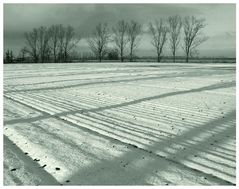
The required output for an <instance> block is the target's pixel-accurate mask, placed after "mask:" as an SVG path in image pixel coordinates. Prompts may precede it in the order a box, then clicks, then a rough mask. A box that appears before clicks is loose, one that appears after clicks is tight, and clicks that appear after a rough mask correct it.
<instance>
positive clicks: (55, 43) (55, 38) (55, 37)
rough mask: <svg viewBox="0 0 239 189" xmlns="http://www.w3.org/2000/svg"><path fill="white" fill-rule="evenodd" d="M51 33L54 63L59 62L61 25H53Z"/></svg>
mask: <svg viewBox="0 0 239 189" xmlns="http://www.w3.org/2000/svg"><path fill="white" fill-rule="evenodd" d="M49 32H50V39H49V43H50V48H51V50H52V53H53V61H54V62H57V56H58V48H59V32H60V25H52V26H51V27H50V28H49Z"/></svg>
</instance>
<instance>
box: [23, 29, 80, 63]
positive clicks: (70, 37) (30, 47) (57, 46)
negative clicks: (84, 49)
mask: <svg viewBox="0 0 239 189" xmlns="http://www.w3.org/2000/svg"><path fill="white" fill-rule="evenodd" d="M25 39H26V47H24V48H23V50H22V51H23V52H25V53H26V54H28V55H29V56H30V57H31V58H32V60H33V61H34V62H47V61H49V59H50V57H53V60H54V62H66V61H67V60H68V55H69V52H70V50H71V49H72V48H73V47H75V45H76V44H77V42H78V40H79V39H78V40H77V39H76V38H75V32H74V28H73V27H71V26H67V27H64V26H62V25H52V26H51V27H49V28H47V27H42V26H41V27H39V28H34V29H33V30H32V31H31V32H26V33H25Z"/></svg>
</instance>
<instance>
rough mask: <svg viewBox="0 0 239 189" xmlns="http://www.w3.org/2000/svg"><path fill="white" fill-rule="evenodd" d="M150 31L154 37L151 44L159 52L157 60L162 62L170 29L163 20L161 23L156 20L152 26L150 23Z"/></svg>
mask: <svg viewBox="0 0 239 189" xmlns="http://www.w3.org/2000/svg"><path fill="white" fill-rule="evenodd" d="M149 31H150V34H151V35H152V41H151V43H152V45H153V46H154V47H155V49H156V52H157V60H158V62H160V61H161V55H162V52H163V47H164V45H165V42H166V40H167V33H168V28H167V26H166V24H165V22H164V21H163V20H162V19H160V22H159V21H157V20H156V21H155V23H154V24H152V23H151V22H150V23H149Z"/></svg>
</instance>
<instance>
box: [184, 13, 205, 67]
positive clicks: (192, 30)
mask: <svg viewBox="0 0 239 189" xmlns="http://www.w3.org/2000/svg"><path fill="white" fill-rule="evenodd" d="M205 26H206V24H205V19H197V18H196V17H194V16H191V17H189V16H187V17H185V18H184V21H183V30H184V46H183V50H184V51H185V54H186V62H188V59H189V56H192V55H193V53H194V52H196V47H198V46H199V45H200V44H201V43H203V42H204V41H206V40H207V39H208V37H206V36H205V35H204V34H203V33H202V32H201V30H202V29H203V28H205Z"/></svg>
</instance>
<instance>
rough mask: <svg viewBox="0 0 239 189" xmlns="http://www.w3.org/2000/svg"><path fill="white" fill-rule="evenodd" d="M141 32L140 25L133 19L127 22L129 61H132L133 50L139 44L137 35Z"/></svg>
mask: <svg viewBox="0 0 239 189" xmlns="http://www.w3.org/2000/svg"><path fill="white" fill-rule="evenodd" d="M141 33H142V29H141V25H140V24H139V23H137V22H135V21H133V20H132V21H131V22H130V23H129V27H128V30H127V34H128V40H129V47H130V54H129V56H130V62H132V61H133V56H134V50H135V48H136V47H137V45H138V44H139V40H140V39H139V36H140V34H141Z"/></svg>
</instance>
